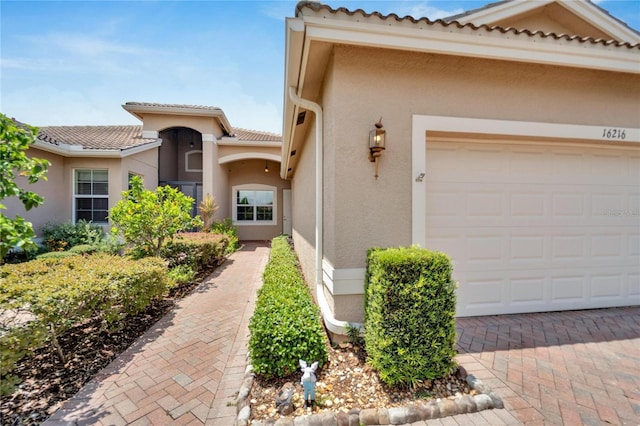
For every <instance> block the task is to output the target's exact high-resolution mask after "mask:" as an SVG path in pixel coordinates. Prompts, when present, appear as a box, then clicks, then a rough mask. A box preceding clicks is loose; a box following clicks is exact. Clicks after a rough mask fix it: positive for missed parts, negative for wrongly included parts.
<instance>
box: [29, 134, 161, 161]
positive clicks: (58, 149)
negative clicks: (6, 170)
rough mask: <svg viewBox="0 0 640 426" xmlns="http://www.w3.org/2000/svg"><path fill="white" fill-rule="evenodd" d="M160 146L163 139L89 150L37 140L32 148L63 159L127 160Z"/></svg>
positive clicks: (78, 146)
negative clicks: (122, 146)
mask: <svg viewBox="0 0 640 426" xmlns="http://www.w3.org/2000/svg"><path fill="white" fill-rule="evenodd" d="M160 145H162V139H160V138H158V139H156V140H155V141H151V142H147V143H145V144H142V145H137V146H134V147H131V148H124V149H89V148H84V147H82V145H69V144H65V143H61V144H58V145H54V144H51V143H49V142H43V141H41V140H36V141H35V143H34V144H33V145H32V146H33V147H34V148H38V149H40V150H42V151H47V152H51V153H54V154H58V155H61V156H63V157H87V158H89V157H90V158H125V157H128V156H130V155H133V154H137V153H139V152H143V151H147V150H149V149H152V148H157V147H159V146H160Z"/></svg>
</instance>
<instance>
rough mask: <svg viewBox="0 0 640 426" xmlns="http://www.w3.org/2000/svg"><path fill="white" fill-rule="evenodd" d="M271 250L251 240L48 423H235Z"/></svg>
mask: <svg viewBox="0 0 640 426" xmlns="http://www.w3.org/2000/svg"><path fill="white" fill-rule="evenodd" d="M268 256H269V248H268V247H267V246H266V245H261V244H255V243H248V244H245V246H244V248H243V249H242V250H241V251H239V252H237V253H234V254H233V255H232V256H231V257H230V259H228V260H227V261H226V262H225V263H224V264H223V265H222V266H221V267H220V268H218V270H216V272H214V273H213V274H212V275H211V276H210V277H209V278H208V279H207V280H206V281H205V282H204V283H202V285H200V286H199V287H198V288H197V289H196V290H195V291H194V293H193V294H191V295H189V296H188V297H186V298H184V299H183V300H182V301H181V302H180V303H179V304H178V306H177V307H176V308H175V309H174V310H173V311H172V312H171V313H170V314H168V315H166V316H165V317H164V318H162V319H161V320H160V321H159V322H158V323H157V324H155V325H154V326H153V327H152V328H151V329H150V330H149V331H148V332H147V333H146V334H145V335H144V336H142V337H141V338H140V339H139V340H138V341H137V342H136V343H135V344H134V345H132V346H131V347H130V348H129V349H128V350H127V351H125V352H124V353H123V354H122V355H121V356H120V357H118V358H117V359H116V360H115V361H114V362H113V363H111V364H110V365H109V366H108V367H107V368H106V369H104V370H103V371H102V372H101V373H100V374H99V375H98V376H97V377H96V378H95V379H94V380H92V381H91V382H89V383H88V384H87V385H86V386H85V387H84V388H83V389H82V390H81V391H80V392H79V393H78V394H77V395H76V396H75V397H73V398H72V399H71V400H69V401H67V403H66V404H65V405H64V406H63V407H62V408H61V409H60V410H58V411H57V412H56V413H55V414H54V416H52V417H51V418H50V419H49V420H48V421H47V422H46V423H45V424H48V425H57V424H78V425H94V424H98V425H125V424H135V425H168V424H172V425H186V424H194V425H195V424H197V425H202V424H207V425H225V426H228V425H232V424H233V422H234V420H235V416H236V407H235V406H232V405H228V402H229V401H233V400H234V398H235V395H236V393H237V392H238V390H239V389H240V385H241V383H242V379H243V377H244V370H245V367H246V355H247V340H248V334H249V333H248V324H249V319H250V317H251V315H252V314H253V309H254V306H255V297H256V291H257V289H258V288H259V286H260V285H261V283H262V272H263V270H264V267H265V265H266V263H267V260H268Z"/></svg>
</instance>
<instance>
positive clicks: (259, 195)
mask: <svg viewBox="0 0 640 426" xmlns="http://www.w3.org/2000/svg"><path fill="white" fill-rule="evenodd" d="M276 194H277V188H276V187H275V186H268V185H238V186H234V187H233V221H234V223H237V224H238V225H275V224H276V222H277V220H276V217H277V216H276V215H277V211H276V206H277V202H276Z"/></svg>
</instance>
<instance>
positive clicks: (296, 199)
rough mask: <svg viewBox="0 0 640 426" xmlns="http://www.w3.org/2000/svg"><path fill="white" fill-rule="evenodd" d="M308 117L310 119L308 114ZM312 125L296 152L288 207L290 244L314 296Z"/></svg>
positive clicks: (311, 115)
mask: <svg viewBox="0 0 640 426" xmlns="http://www.w3.org/2000/svg"><path fill="white" fill-rule="evenodd" d="M308 119H309V120H314V123H315V117H314V116H313V114H309V118H308ZM314 135H315V125H313V126H311V128H310V130H309V133H308V134H307V138H306V141H305V143H304V146H303V147H302V148H301V149H299V150H298V152H297V153H296V155H297V156H299V157H298V158H299V160H298V169H299V170H303V172H300V173H296V175H295V178H294V179H293V180H292V181H291V209H292V218H293V235H292V237H293V243H294V246H295V249H296V253H297V254H298V259H299V261H300V266H301V268H302V272H303V274H304V277H305V280H306V282H307V284H308V285H309V286H310V288H311V290H312V294H314V295H315V286H314V285H315V247H316V242H315V223H316V199H315V169H316V168H315V160H316V155H315V146H314V143H315V141H314Z"/></svg>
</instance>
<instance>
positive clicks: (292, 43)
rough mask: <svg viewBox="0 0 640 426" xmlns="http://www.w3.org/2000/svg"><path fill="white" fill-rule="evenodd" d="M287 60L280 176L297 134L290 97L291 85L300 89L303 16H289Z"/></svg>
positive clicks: (284, 170) (287, 163) (295, 110)
mask: <svg viewBox="0 0 640 426" xmlns="http://www.w3.org/2000/svg"><path fill="white" fill-rule="evenodd" d="M285 38H286V40H285V55H286V56H285V61H284V66H285V69H284V87H283V96H284V97H283V105H284V108H283V109H284V111H283V114H282V142H283V143H282V148H281V154H280V155H281V157H282V161H281V164H282V166H281V167H280V177H281V178H282V179H286V178H287V173H288V169H289V160H290V158H291V156H290V153H291V146H292V144H293V138H294V136H295V128H296V115H297V111H298V107H297V106H296V105H295V104H294V103H293V102H292V101H291V99H289V87H295V88H296V89H298V85H299V84H301V81H300V65H301V63H302V56H303V53H302V51H303V46H304V38H305V23H304V20H303V19H301V18H287V20H286V36H285ZM300 89H301V88H300Z"/></svg>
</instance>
